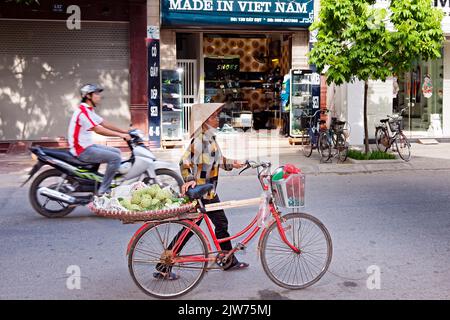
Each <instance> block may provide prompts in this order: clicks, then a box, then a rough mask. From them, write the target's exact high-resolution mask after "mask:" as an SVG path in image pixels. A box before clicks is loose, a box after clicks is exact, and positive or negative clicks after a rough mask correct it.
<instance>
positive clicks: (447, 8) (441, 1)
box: [433, 0, 450, 34]
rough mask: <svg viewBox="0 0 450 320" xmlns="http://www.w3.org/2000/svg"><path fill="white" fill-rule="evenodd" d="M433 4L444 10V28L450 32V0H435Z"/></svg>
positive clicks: (445, 31) (446, 31)
mask: <svg viewBox="0 0 450 320" xmlns="http://www.w3.org/2000/svg"><path fill="white" fill-rule="evenodd" d="M433 5H434V6H435V7H436V8H440V9H442V11H444V18H443V19H442V30H443V31H444V33H447V34H449V33H450V0H434V1H433Z"/></svg>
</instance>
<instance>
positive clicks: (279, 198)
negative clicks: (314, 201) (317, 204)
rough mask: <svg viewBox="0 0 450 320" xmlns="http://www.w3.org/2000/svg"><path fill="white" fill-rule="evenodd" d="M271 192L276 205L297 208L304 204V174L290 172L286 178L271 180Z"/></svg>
mask: <svg viewBox="0 0 450 320" xmlns="http://www.w3.org/2000/svg"><path fill="white" fill-rule="evenodd" d="M271 185H272V194H273V199H274V202H275V204H276V205H277V207H282V208H290V209H297V208H301V207H304V206H305V175H304V174H303V173H294V174H290V175H289V176H288V177H287V178H286V179H281V180H272V183H271Z"/></svg>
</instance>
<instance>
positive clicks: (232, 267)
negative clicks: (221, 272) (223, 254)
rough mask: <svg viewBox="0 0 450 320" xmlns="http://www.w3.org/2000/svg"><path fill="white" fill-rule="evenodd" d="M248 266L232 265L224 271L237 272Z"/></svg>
mask: <svg viewBox="0 0 450 320" xmlns="http://www.w3.org/2000/svg"><path fill="white" fill-rule="evenodd" d="M249 266H250V265H249V264H248V263H245V262H238V263H236V264H234V265H232V266H231V267H229V268H228V269H225V271H232V270H239V269H245V268H248V267H249Z"/></svg>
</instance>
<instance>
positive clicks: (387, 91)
mask: <svg viewBox="0 0 450 320" xmlns="http://www.w3.org/2000/svg"><path fill="white" fill-rule="evenodd" d="M363 90H364V89H363ZM392 99H393V80H392V79H388V80H386V81H385V82H382V81H369V91H368V99H367V100H368V101H367V126H368V129H369V139H374V138H375V125H376V124H377V123H379V121H380V119H385V118H386V116H387V115H390V114H392Z"/></svg>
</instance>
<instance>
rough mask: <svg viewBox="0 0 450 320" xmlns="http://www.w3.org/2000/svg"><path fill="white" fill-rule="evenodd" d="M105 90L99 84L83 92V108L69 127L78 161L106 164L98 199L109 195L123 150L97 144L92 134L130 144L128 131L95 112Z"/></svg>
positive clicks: (88, 87) (73, 117)
mask: <svg viewBox="0 0 450 320" xmlns="http://www.w3.org/2000/svg"><path fill="white" fill-rule="evenodd" d="M102 91H103V88H101V87H100V86H98V85H96V84H86V85H84V86H83V87H82V88H81V89H80V93H81V104H80V106H79V107H78V108H77V110H75V112H74V113H73V116H72V118H71V120H70V124H69V134H68V139H69V146H70V152H71V153H72V154H73V155H74V156H75V157H77V158H78V159H79V160H81V161H83V162H88V163H107V167H106V171H105V174H104V177H103V181H102V183H101V185H100V187H99V189H98V193H97V194H98V195H102V194H104V193H109V192H110V189H111V182H112V179H113V178H114V174H115V173H116V171H117V169H118V168H119V167H120V163H121V161H122V157H121V153H120V150H119V149H117V148H112V147H108V146H104V145H99V144H94V141H93V132H95V133H98V134H100V135H102V136H108V137H120V138H123V139H125V140H127V141H128V140H130V138H131V137H130V135H129V134H128V131H127V130H122V129H120V128H118V127H116V126H114V125H113V124H112V123H110V122H108V121H106V120H104V119H103V118H102V117H100V116H99V115H97V114H96V113H95V111H94V108H95V107H96V106H97V105H98V104H100V102H101V100H102V96H101V92H102Z"/></svg>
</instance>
